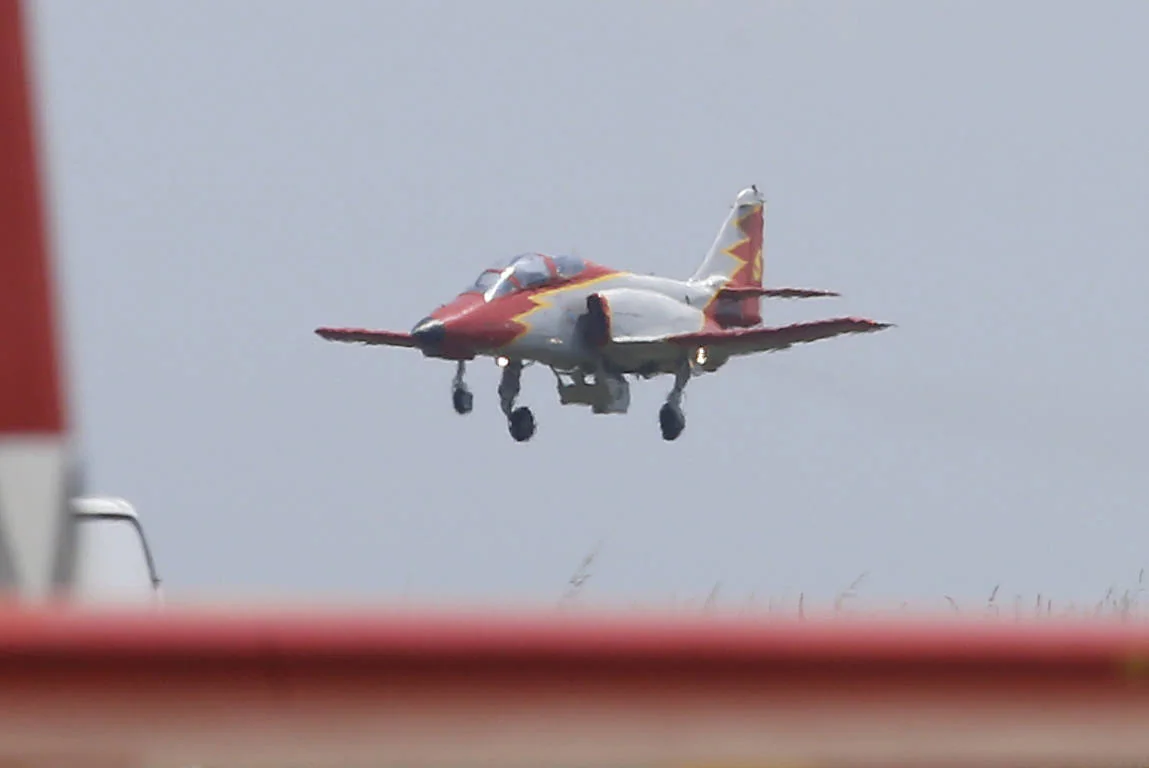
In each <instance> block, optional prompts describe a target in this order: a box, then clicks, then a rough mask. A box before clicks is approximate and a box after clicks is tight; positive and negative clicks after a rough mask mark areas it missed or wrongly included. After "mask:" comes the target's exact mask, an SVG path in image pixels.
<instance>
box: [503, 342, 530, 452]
mask: <svg viewBox="0 0 1149 768" xmlns="http://www.w3.org/2000/svg"><path fill="white" fill-rule="evenodd" d="M522 374H523V364H522V362H521V361H519V360H511V361H509V362H508V363H507V364H506V365H505V366H504V367H503V376H502V378H501V379H500V380H499V405H500V407H501V408H502V409H503V414H504V415H505V416H506V417H507V427H508V428H509V429H510V431H511V437H513V438H514V439H515V441H516V442H520V443H524V442H526V441H527V440H530V439H531V438H532V437H534V434H535V415H534V414H533V413H531V409H530V408H527V407H526V406H520V407H518V408H516V407H515V399H516V398H517V397H518V396H519V382H520V381H521V379H522Z"/></svg>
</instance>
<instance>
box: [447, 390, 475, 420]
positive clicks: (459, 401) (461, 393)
mask: <svg viewBox="0 0 1149 768" xmlns="http://www.w3.org/2000/svg"><path fill="white" fill-rule="evenodd" d="M451 405H453V406H455V413H457V414H459V415H460V416H461V415H463V414H465V413H470V412H471V409H472V408H474V407H475V396H474V395H473V394H471V391H470V390H468V389H463V388H462V387H459V388H457V389H456V390H455V391H454V392H452V393H451Z"/></svg>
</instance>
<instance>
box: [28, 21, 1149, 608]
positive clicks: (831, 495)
mask: <svg viewBox="0 0 1149 768" xmlns="http://www.w3.org/2000/svg"><path fill="white" fill-rule="evenodd" d="M35 10H36V11H37V13H36V15H35V32H36V35H35V43H36V46H37V49H36V55H37V61H38V66H39V84H40V88H41V90H40V98H41V104H42V108H43V112H44V117H43V121H44V128H45V131H46V137H47V150H48V155H49V162H50V169H51V191H52V196H53V197H52V200H53V205H54V211H53V216H54V218H55V221H56V224H57V229H56V233H55V243H56V248H57V253H58V254H59V258H60V262H61V264H62V272H63V275H62V278H63V284H64V292H65V296H66V301H67V307H66V313H67V314H66V320H67V324H68V325H67V333H68V334H69V345H70V354H71V358H70V362H69V366H70V370H71V374H72V390H73V397H74V403H75V408H76V419H77V427H78V435H79V441H80V447H81V449H82V451H83V453H84V456H85V459H86V461H87V463H88V473H89V475H88V476H89V481H90V484H89V488H90V490H91V491H92V492H97V493H108V494H116V495H123V496H125V497H127V498H129V499H130V500H131V501H133V502H134V503H136V505H137V506H138V508H139V509H140V511H141V513H142V515H144V517H145V524H146V526H147V528H148V531H149V532H150V534H151V536H152V539H153V545H154V547H155V551H156V556H157V558H158V561H159V566H160V568H161V571H162V575H163V576H164V577H165V578H166V584H167V589H168V590H169V593H170V594H172V595H176V594H179V593H181V592H183V593H189V592H194V593H199V594H203V593H207V594H213V595H222V594H227V593H228V592H229V591H230V592H232V593H233V594H238V593H244V594H250V593H276V594H292V593H308V594H333V595H334V594H346V595H354V596H358V597H367V598H371V599H391V598H394V597H396V596H399V595H401V594H407V595H409V596H414V597H434V598H437V599H440V598H467V599H475V598H481V599H486V600H491V599H499V600H501V599H510V598H513V599H524V598H527V599H536V598H537V599H544V600H547V599H551V598H552V597H555V598H557V597H558V595H559V594H560V593H561V592H562V591H563V588H564V586H565V582H566V580H567V578H568V577H569V576H570V574H571V572H572V571H573V570H574V568H575V567H576V566H577V564H578V561H579V560H580V558H581V557H582V556H583V555H584V554H586V553H587V552H588V551H589V550H590V549H591V548H593V547H594V546H595V544H596V542H598V541H600V540H602V541H603V546H602V550H601V555H600V558H599V561H598V563H597V564H596V566H595V569H594V572H593V576H592V578H591V580H590V581H589V582H588V583H587V585H586V592H585V596H586V599H590V598H592V597H593V598H596V599H602V600H611V601H614V600H620V599H621V600H630V599H642V600H667V599H670V598H672V597H675V596H677V597H678V598H683V597H704V596H705V595H706V593H707V592H709V590H710V589H711V587H712V586H713V585H714V584H715V583H716V582H719V581H720V582H722V599H723V600H725V601H728V602H733V601H737V600H741V599H743V598H745V597H746V596H747V595H749V594H751V593H752V592H756V593H757V594H758V595H759V597H761V598H763V599H764V598H765V596H767V595H773V596H775V597H776V598H779V599H782V598H788V597H790V598H792V597H794V596H796V595H797V594H798V592H799V591H803V590H804V591H805V592H806V593H807V599H812V600H822V601H829V600H830V599H831V597H832V595H833V594H834V593H835V592H836V591H838V590H839V589H841V588H842V587H843V586H844V585H846V584H848V583H849V582H850V581H852V580H853V579H854V578H855V577H856V576H857V575H858V574H859V573H861V572H863V571H868V572H869V574H870V575H869V577H868V581H867V582H866V584H865V585H864V588H863V592H864V593H867V594H871V595H876V596H882V597H886V598H889V599H901V598H905V599H910V600H925V599H932V598H938V599H940V596H941V595H942V594H949V595H953V596H955V597H958V598H961V599H967V600H969V599H975V600H980V599H984V597H985V596H987V595H988V594H989V592H990V590H991V589H992V588H993V586H994V585H995V584H997V583H999V582H1000V583H1002V593H1003V595H1012V594H1015V593H1020V594H1025V595H1027V596H1030V595H1033V594H1034V593H1036V592H1038V591H1040V592H1043V593H1045V594H1047V595H1050V596H1053V597H1054V598H1056V599H1062V600H1090V599H1097V598H1098V597H1100V596H1101V595H1102V594H1103V593H1104V592H1105V590H1106V588H1107V587H1109V586H1110V585H1112V584H1117V585H1128V584H1131V583H1132V582H1134V581H1135V580H1136V578H1137V572H1138V570H1139V569H1140V568H1141V567H1142V566H1144V565H1146V564H1149V550H1147V549H1146V542H1147V541H1149V515H1147V514H1146V502H1147V501H1149V472H1147V471H1146V469H1145V456H1146V452H1145V445H1146V430H1147V429H1149V415H1147V413H1146V408H1145V392H1146V391H1147V390H1149V357H1147V356H1146V354H1145V346H1144V344H1145V341H1144V339H1145V333H1144V330H1145V328H1146V319H1145V318H1146V314H1145V308H1144V302H1145V290H1146V283H1147V280H1149V106H1147V102H1146V99H1145V95H1144V83H1143V77H1142V76H1143V73H1144V72H1146V71H1149V49H1146V47H1145V34H1146V30H1147V28H1149V5H1146V4H1143V3H1134V2H1127V3H1119V2H1108V3H1100V4H1087V3H1077V4H1064V3H1062V4H1055V3H1047V2H1036V1H1035V2H1008V3H995V4H993V5H992V7H991V6H989V5H984V4H973V3H958V2H932V3H920V2H909V1H907V2H898V3H895V2H871V3H866V4H860V3H844V2H843V3H829V2H822V3H795V2H760V3H746V2H712V3H705V4H703V3H685V2H654V1H653V0H651V1H650V2H637V0H635V1H633V2H562V3H559V2H551V3H538V2H526V1H525V0H524V1H523V2H516V3H511V2H485V3H471V2H463V1H462V0H460V1H459V2H407V3H378V2H367V1H366V0H363V1H362V2H332V3H313V2H308V3H305V2H283V1H282V0H258V1H256V0H245V2H235V1H234V0H212V1H210V2H206V1H205V2H199V3H195V4H194V5H193V4H191V3H170V2H169V3H157V2H152V1H150V0H136V1H134V2H129V1H128V0H106V1H105V2H101V3H87V2H78V1H76V0H71V1H66V0H50V1H42V2H39V3H38V4H36V6H35ZM752 183H756V184H758V185H759V187H760V188H761V189H762V190H763V192H764V193H765V194H766V196H767V199H768V201H769V209H768V213H767V223H766V250H765V259H766V271H765V274H766V281H767V282H768V283H769V284H773V285H797V286H802V287H818V288H831V289H835V290H839V291H841V292H842V293H843V294H844V297H843V298H841V299H835V300H821V301H809V302H802V303H798V302H777V303H771V304H768V305H767V306H766V308H765V311H764V314H765V316H766V321H767V322H768V323H785V322H791V321H794V320H804V319H814V318H817V317H827V316H834V315H864V316H868V317H872V318H876V319H879V320H884V321H890V322H894V323H897V324H898V327H897V328H896V329H893V330H889V331H885V332H883V333H879V334H875V335H872V336H865V337H845V338H841V339H834V340H829V341H824V342H820V343H817V344H813V345H809V346H806V347H803V348H798V349H792V350H789V351H786V352H782V353H778V354H773V355H764V356H760V357H757V358H749V359H741V360H736V361H734V362H732V363H731V364H730V365H728V366H727V367H726V368H725V369H723V370H722V371H721V373H719V374H718V375H715V376H708V377H702V378H697V379H694V380H693V381H692V382H691V384H690V386H689V388H688V390H687V399H686V413H687V428H686V431H685V432H684V433H683V435H682V437H681V438H679V440H678V441H677V442H674V443H665V442H663V440H662V439H661V437H660V435H659V430H658V417H657V413H658V407H659V405H660V403H661V401H662V399H663V398H664V397H665V394H666V392H667V391H668V390H669V388H670V385H671V382H670V380H669V379H656V380H652V381H649V382H643V383H638V384H636V385H635V386H634V388H633V401H632V407H631V411H630V414H629V415H627V416H594V415H592V414H591V413H590V412H589V410H585V409H582V408H573V407H570V408H563V407H561V406H560V405H559V404H558V400H557V394H556V392H555V390H554V384H553V378H552V377H551V375H550V373H549V372H548V371H546V370H545V369H540V368H532V369H528V370H527V372H526V373H525V375H524V387H523V394H522V397H521V402H522V403H523V404H526V405H530V406H531V407H532V408H533V409H534V411H535V414H536V419H537V421H538V433H537V434H536V436H535V438H534V440H533V441H531V442H530V443H527V444H517V443H515V442H513V441H512V440H511V438H510V436H509V435H508V433H507V429H506V426H505V423H504V421H503V419H502V416H501V414H500V413H499V410H498V405H497V398H496V395H495V387H496V384H497V370H496V368H495V366H494V365H493V363H491V362H489V361H487V362H480V363H478V364H475V365H472V366H471V372H470V382H471V386H472V389H473V390H474V391H475V395H476V399H475V411H474V412H473V413H472V414H470V415H469V416H466V417H460V416H457V415H456V414H455V413H454V411H453V410H452V408H451V405H450V381H451V377H452V373H453V370H452V365H451V364H449V363H446V362H441V361H440V362H435V361H429V360H424V359H423V358H422V357H421V356H420V355H418V353H415V352H412V351H410V350H402V349H383V348H365V347H356V346H344V345H337V344H331V343H327V342H324V341H322V340H320V339H318V338H317V337H316V336H315V335H314V334H313V329H314V328H315V327H316V326H319V325H355V326H372V327H379V328H389V329H395V330H407V329H409V328H410V326H411V325H412V324H413V323H414V322H415V321H416V320H418V319H419V318H421V317H423V316H424V315H426V314H427V312H428V311H429V310H430V309H432V308H434V307H435V306H436V305H438V304H439V303H441V302H443V301H445V300H447V299H449V298H451V297H452V296H454V295H455V294H456V293H457V292H458V291H459V290H461V289H462V288H463V287H465V286H466V285H467V284H468V283H470V282H471V281H472V280H473V279H474V277H475V276H476V275H477V273H478V272H479V271H480V270H481V269H482V268H483V267H485V266H487V265H488V264H490V263H491V262H493V261H496V260H500V259H504V258H507V257H509V256H511V255H513V254H515V253H517V252H520V251H525V250H543V251H547V250H550V251H570V250H574V251H575V252H576V253H577V254H578V255H581V256H583V257H586V258H589V259H592V260H595V261H598V262H601V263H605V264H609V265H612V266H616V267H622V268H629V269H634V270H637V271H644V272H660V273H665V274H668V275H674V276H681V277H685V276H688V275H689V274H690V273H691V272H692V271H693V270H694V268H695V267H696V266H697V264H698V263H699V262H700V260H701V259H702V256H703V254H704V252H705V250H706V248H707V246H708V245H709V244H710V241H711V240H712V238H713V237H714V234H715V232H716V230H717V228H718V226H719V224H720V223H721V221H722V219H723V217H724V216H725V215H726V213H727V211H728V208H729V206H730V204H731V202H732V201H733V198H734V195H735V194H736V193H737V192H738V191H739V190H740V189H741V188H743V187H745V186H747V185H749V184H752ZM1027 599H1028V597H1027Z"/></svg>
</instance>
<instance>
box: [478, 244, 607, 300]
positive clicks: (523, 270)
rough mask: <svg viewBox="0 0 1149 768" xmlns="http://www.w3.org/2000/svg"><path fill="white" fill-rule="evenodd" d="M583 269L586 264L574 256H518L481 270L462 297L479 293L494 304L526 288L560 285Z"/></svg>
mask: <svg viewBox="0 0 1149 768" xmlns="http://www.w3.org/2000/svg"><path fill="white" fill-rule="evenodd" d="M585 269H586V262H584V261H583V260H582V259H580V258H578V257H577V256H567V255H560V256H547V255H545V254H542V253H520V254H519V255H518V256H515V257H514V258H513V259H511V260H510V261H509V262H505V263H502V264H496V265H494V266H492V267H489V268H487V269H485V270H483V273H482V274H480V275H479V277H478V279H477V280H475V282H474V283H472V284H471V286H470V287H469V288H467V290H465V291H463V293H481V294H483V299H484V300H485V301H493V300H494V299H497V298H500V297H501V296H508V295H510V294H512V293H517V292H518V291H524V290H527V289H528V288H541V287H545V286H547V285H552V284H557V283H561V282H563V281H565V280H569V279H571V278H572V277H575V276H576V275H578V274H580V273H581V272H582V271H583V270H585Z"/></svg>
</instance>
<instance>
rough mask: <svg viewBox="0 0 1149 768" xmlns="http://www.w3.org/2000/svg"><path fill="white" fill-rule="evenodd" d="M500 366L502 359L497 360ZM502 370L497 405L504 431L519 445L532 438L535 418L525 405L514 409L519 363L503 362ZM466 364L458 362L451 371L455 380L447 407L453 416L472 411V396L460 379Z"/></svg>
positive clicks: (519, 376)
mask: <svg viewBox="0 0 1149 768" xmlns="http://www.w3.org/2000/svg"><path fill="white" fill-rule="evenodd" d="M499 362H500V364H502V362H503V361H502V360H500V361H499ZM502 368H503V376H502V379H501V380H500V381H499V405H500V407H501V408H502V410H503V413H504V414H505V415H506V417H507V428H508V429H509V430H510V432H511V437H513V438H514V439H515V440H516V441H517V442H520V443H523V442H526V441H527V440H530V439H531V438H532V437H534V435H535V415H534V414H533V413H531V409H530V408H527V407H525V406H520V407H518V408H516V407H515V399H516V398H518V396H519V383H520V381H521V380H522V373H523V364H522V362H521V361H518V360H511V361H507V362H506V364H505V365H503V366H502ZM465 371H466V363H465V362H463V361H462V360H460V361H459V363H458V366H457V367H456V368H455V379H454V381H452V382H451V405H452V406H454V408H455V413H458V414H459V415H464V414H468V413H470V412H471V410H472V409H473V408H474V405H475V396H474V395H473V394H471V390H470V389H468V388H467V384H466V382H465V381H464V380H463V374H464V373H465Z"/></svg>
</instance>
